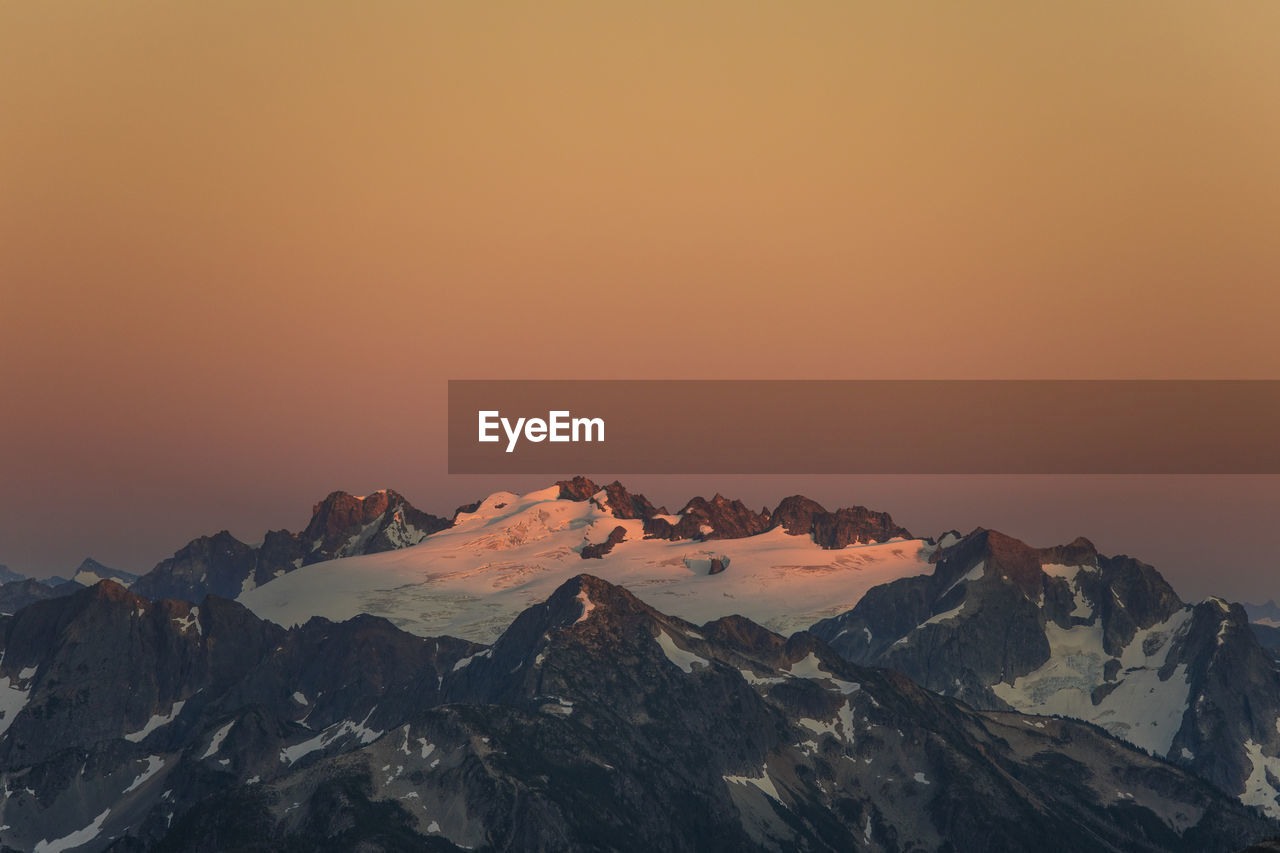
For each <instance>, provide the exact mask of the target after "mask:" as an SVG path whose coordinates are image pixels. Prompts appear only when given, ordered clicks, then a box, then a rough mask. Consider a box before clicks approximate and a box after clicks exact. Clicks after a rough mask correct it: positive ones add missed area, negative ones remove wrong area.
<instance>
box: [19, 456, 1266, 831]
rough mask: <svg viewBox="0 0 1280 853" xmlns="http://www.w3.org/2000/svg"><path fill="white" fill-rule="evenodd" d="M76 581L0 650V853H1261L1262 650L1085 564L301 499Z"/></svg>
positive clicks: (467, 509) (833, 524)
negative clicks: (305, 518) (284, 522)
mask: <svg viewBox="0 0 1280 853" xmlns="http://www.w3.org/2000/svg"><path fill="white" fill-rule="evenodd" d="M99 565H100V564H99ZM101 568H102V569H103V570H105V571H97V570H95V569H94V568H93V567H92V566H89V567H88V568H86V566H82V567H81V570H80V572H78V576H79V577H81V578H82V580H89V577H88V574H90V573H92V574H95V575H97V576H98V577H97V578H96V579H94V580H93V582H92V583H88V584H82V583H78V582H77V583H73V584H64V585H63V586H62V587H60V588H59V589H58V590H57V594H56V595H47V596H44V597H43V598H33V599H32V600H30V601H27V602H25V603H24V606H22V607H20V608H15V610H14V611H13V615H11V616H4V617H0V632H2V636H3V643H4V646H3V655H2V656H0V784H2V785H3V787H2V789H0V796H2V797H3V805H2V806H0V827H2V828H0V843H3V844H4V845H7V848H6V849H16V850H41V851H43V852H44V853H49V851H55V850H72V849H75V850H86V851H89V850H107V849H110V850H117V851H133V850H139V851H141V850H246V851H247V850H268V849H270V850H283V849H298V850H304V849H305V850H312V849H317V850H319V849H330V850H346V849H368V850H409V849H413V850H421V849H440V850H454V849H468V848H471V849H509V850H515V849H519V850H525V849H532V850H562V849H565V850H574V849H576V850H595V849H619V850H629V849H635V850H640V849H645V850H649V849H671V850H703V849H723V850H740V849H759V850H796V849H810V850H846V849H867V850H885V851H889V850H894V851H905V850H911V849H917V850H920V849H924V850H971V849H987V850H1024V849H1029V848H1030V847H1033V846H1034V847H1043V848H1045V849H1048V850H1223V851H1231V850H1240V849H1243V848H1245V847H1247V846H1248V845H1249V844H1251V843H1255V842H1261V841H1262V840H1263V839H1266V838H1268V837H1272V836H1278V835H1280V824H1278V823H1277V819H1278V818H1280V673H1278V672H1277V664H1276V656H1275V654H1274V653H1273V651H1272V650H1271V648H1269V647H1268V646H1266V645H1264V643H1263V642H1260V641H1259V631H1262V632H1264V633H1265V627H1266V626H1256V625H1254V626H1251V625H1250V623H1249V619H1248V615H1247V614H1246V612H1245V610H1244V609H1243V608H1242V607H1241V606H1240V605H1234V604H1231V603H1228V602H1226V601H1223V600H1220V599H1209V600H1206V601H1203V602H1198V603H1187V602H1183V601H1182V600H1181V599H1180V598H1179V597H1178V596H1177V594H1176V593H1175V592H1174V590H1173V589H1172V588H1171V587H1170V586H1169V584H1168V583H1167V582H1165V580H1164V579H1163V578H1162V577H1161V576H1160V574H1159V573H1158V571H1156V569H1154V568H1153V567H1151V566H1148V565H1146V564H1143V563H1141V562H1140V561H1138V560H1136V559H1133V558H1130V557H1122V556H1121V557H1110V556H1105V555H1102V554H1099V553H1098V551H1097V549H1096V548H1095V547H1094V546H1093V545H1092V544H1091V543H1089V542H1088V541H1087V540H1085V539H1077V540H1075V541H1074V542H1071V543H1069V544H1066V545H1062V546H1057V547H1054V548H1043V549H1040V548H1032V547H1030V546H1028V545H1026V544H1025V543H1022V542H1020V541H1018V540H1016V539H1013V538H1012V537H1009V536H1005V535H1003V534H1000V533H997V532H996V531H990V530H982V529H979V530H975V531H973V532H971V533H969V534H967V535H961V534H958V533H956V532H954V531H953V532H949V533H946V534H943V535H941V536H939V537H937V538H916V537H913V536H912V535H911V533H909V532H908V531H907V530H905V529H904V528H902V527H900V526H899V525H897V524H895V523H894V522H893V520H892V519H891V518H890V517H889V516H888V515H887V514H884V513H877V512H873V511H871V510H868V509H865V508H862V507H846V508H843V509H839V510H834V511H829V510H827V509H826V508H824V507H822V506H820V505H819V504H817V503H815V502H813V501H811V500H809V499H807V498H804V497H801V496H793V497H790V498H787V499H785V500H783V501H782V502H781V503H780V504H779V505H778V506H777V507H776V508H774V509H772V510H769V509H768V508H765V509H763V510H761V511H759V512H757V511H754V510H751V509H749V508H747V507H745V506H744V505H742V504H741V503H740V502H738V501H733V500H730V499H727V498H724V497H723V496H720V495H716V496H714V497H713V498H711V499H702V498H695V499H693V500H691V501H689V502H688V503H687V504H686V505H685V506H684V507H682V508H681V509H680V510H679V511H678V512H675V513H668V512H667V511H666V510H665V508H661V507H655V506H653V505H652V504H651V503H650V502H649V501H648V500H647V499H645V498H644V497H643V496H642V495H636V494H632V493H630V492H628V491H627V490H626V489H625V487H623V486H622V485H621V484H619V483H612V484H609V485H608V486H604V487H600V486H597V484H595V483H592V482H591V481H589V480H586V479H584V478H575V479H573V480H567V481H563V482H561V483H557V484H555V485H554V486H552V487H551V488H548V489H544V490H541V491H537V492H532V493H529V494H526V495H515V494H512V493H506V492H503V493H498V494H495V495H491V496H489V497H488V498H486V499H485V500H482V501H477V502H476V503H474V504H470V505H468V506H464V507H460V508H459V509H458V511H456V512H455V513H454V515H453V517H452V518H451V519H443V518H438V517H435V516H431V515H429V514H427V513H423V512H421V511H419V510H417V509H415V508H413V507H412V506H411V505H410V504H409V503H408V501H406V500H405V499H404V498H403V497H401V496H400V495H398V494H397V493H395V492H391V491H385V492H378V493H375V494H374V495H370V496H368V497H364V498H357V497H354V496H351V495H347V494H345V493H342V492H335V493H333V494H331V495H330V496H328V497H327V498H326V499H325V500H324V501H322V502H320V503H319V504H317V505H316V507H315V508H314V510H313V513H312V518H311V520H310V522H309V523H308V525H307V527H306V528H305V529H304V530H303V531H302V532H301V533H298V534H291V533H288V532H287V531H274V532H271V533H268V534H267V536H266V538H265V539H264V541H263V543H262V544H261V545H259V546H250V545H246V544H244V543H241V542H239V541H238V540H236V539H234V537H231V536H230V534H228V533H226V532H223V533H220V534H217V535H215V536H211V537H205V538H202V539H198V540H195V541H194V542H192V543H190V544H189V545H188V546H185V547H184V548H183V549H181V550H179V551H178V552H177V553H176V554H175V555H174V556H173V557H172V558H169V559H168V560H165V561H162V562H161V563H160V564H159V565H158V566H157V567H156V568H155V569H153V570H152V571H151V572H149V573H147V574H145V575H143V576H142V577H140V578H137V579H134V580H132V583H131V587H130V589H128V590H126V589H125V588H124V587H123V586H122V585H120V584H119V583H117V582H116V581H114V580H110V579H107V578H110V577H115V575H113V574H112V573H111V572H110V570H106V569H105V567H101ZM122 579H123V580H125V581H129V580H130V579H129V578H128V577H124V578H122ZM14 583H25V581H21V580H19V581H14V582H11V583H10V584H6V585H4V586H3V587H0V594H7V593H4V591H5V590H8V588H9V587H10V586H12V585H13V584H14ZM45 588H46V589H49V588H48V587H45ZM232 599H236V600H232ZM5 609H8V608H7V607H6V608H5Z"/></svg>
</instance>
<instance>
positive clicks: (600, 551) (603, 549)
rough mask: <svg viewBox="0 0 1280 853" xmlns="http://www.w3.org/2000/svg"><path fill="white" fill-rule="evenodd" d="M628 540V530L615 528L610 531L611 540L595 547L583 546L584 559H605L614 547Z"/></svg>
mask: <svg viewBox="0 0 1280 853" xmlns="http://www.w3.org/2000/svg"><path fill="white" fill-rule="evenodd" d="M626 538H627V528H625V527H621V526H619V527H615V528H613V530H610V531H609V538H608V539H605V540H604V541H603V542H599V543H597V544H594V545H584V546H582V551H581V555H582V559H584V560H599V559H601V558H602V557H604V555H605V554H608V553H609V552H610V551H612V550H613V546H614V545H617V544H618V543H620V542H622V541H623V540H625V539H626Z"/></svg>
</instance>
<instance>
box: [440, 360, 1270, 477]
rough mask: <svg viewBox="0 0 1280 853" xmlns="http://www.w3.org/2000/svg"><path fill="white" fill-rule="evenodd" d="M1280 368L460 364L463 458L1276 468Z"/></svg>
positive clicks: (682, 467) (456, 412)
mask: <svg viewBox="0 0 1280 853" xmlns="http://www.w3.org/2000/svg"><path fill="white" fill-rule="evenodd" d="M1277 435H1280V381H1274V380H1241V381H1217V380H1206V381H1198V380H1195V381H1193V380H1185V381H1184V380H1177V381H1147V380H1133V381H1087V380H1080V381H1077V380H1063V381H1056V380H1055V381H1020V380H955V381H952V380H918V381H887V380H886V381H880V380H848V381H828V380H796V381H790V380H787V381H773V380H765V381H754V380H751V381H741V380H675V381H665V380H453V381H450V383H449V472H450V473H451V474H500V473H513V474H555V475H560V474H567V473H575V472H583V471H588V472H609V473H611V474H619V475H621V474H1276V473H1280V443H1278V442H1277V440H1276V437H1277Z"/></svg>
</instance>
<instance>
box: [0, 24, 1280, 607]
mask: <svg viewBox="0 0 1280 853" xmlns="http://www.w3.org/2000/svg"><path fill="white" fill-rule="evenodd" d="M1277 33H1280V4H1275V3H1268V2H1242V3H1238V4H1230V5H1227V6H1224V5H1223V4H1214V3H1208V2H1201V3H1168V2H1163V0H1161V1H1160V2H1128V3H1123V4H1117V3H1111V2H1092V3H1090V2H1085V3H1071V4H1065V3H1064V4H1052V5H1050V4H1028V3H1015V2H1002V3H966V4H942V3H937V4H870V3H855V2H812V3H799V4H797V3H793V2H787V3H782V2H764V3H753V4H740V3H696V4H690V3H666V2H657V3H646V4H632V5H631V6H628V7H623V6H622V5H621V4H600V3H592V2H581V3H555V2H552V3H540V4H522V5H519V6H518V7H516V8H508V7H507V6H494V5H490V4H476V3H425V2H423V3H418V2H413V3H410V2H405V3H394V2H387V3H380V4H372V5H370V4H363V5H361V6H359V7H357V6H353V5H351V4H348V3H333V2H310V3H306V4H298V3H274V2H263V0H255V2H241V3H237V2H221V3H217V4H165V3H155V2H151V3H140V2H113V3H110V4H104V3H90V2H10V3H4V4H0V407H2V408H0V562H4V563H8V564H9V565H10V566H12V567H14V568H17V569H21V570H26V571H30V572H34V573H36V574H48V573H50V572H54V571H62V572H65V571H66V570H68V569H70V568H71V567H72V566H73V565H74V564H75V563H77V562H78V561H79V559H80V558H82V557H83V556H86V555H93V556H95V557H97V558H98V559H101V560H103V561H104V562H107V563H110V564H115V565H118V566H120V567H122V568H130V569H134V570H139V569H146V568H149V567H150V566H151V565H153V564H154V563H155V562H156V561H158V560H159V559H161V558H163V557H164V556H167V555H168V554H169V553H171V552H172V551H173V550H175V549H176V548H177V547H179V546H180V545H182V544H183V543H185V542H186V541H187V540H188V539H190V538H191V537H193V536H195V535H198V534H201V533H211V532H214V531H216V530H218V529H221V528H224V527H225V528H230V529H231V530H232V531H233V532H234V533H236V534H237V535H239V536H241V537H242V538H245V539H247V540H249V541H255V540H257V539H258V538H260V537H261V534H262V532H263V531H264V530H265V529H267V528H268V527H281V526H284V527H289V528H290V529H295V530H296V529H298V528H299V527H300V526H302V525H303V524H304V523H305V521H306V516H307V511H308V509H309V507H310V505H311V504H312V503H313V502H314V501H316V500H317V499H319V498H320V497H321V496H323V495H324V494H325V493H326V492H328V491H331V490H333V489H338V488H343V489H347V490H350V491H355V492H367V491H370V490H373V489H376V488H379V487H385V486H390V487H394V488H397V489H399V490H401V491H403V492H404V493H406V494H407V495H408V496H409V497H410V498H411V499H412V500H414V501H415V503H418V504H419V505H422V506H424V507H425V508H427V509H430V510H433V511H436V512H444V511H446V510H451V509H452V507H453V506H455V505H457V504H458V503H462V502H464V501H468V500H472V499H474V498H475V497H478V496H480V495H482V494H483V493H485V491H486V490H489V489H491V488H493V487H497V486H509V487H512V488H524V487H528V486H532V485H537V484H534V483H529V482H525V481H523V480H519V479H517V478H513V479H512V481H511V482H495V481H493V480H492V478H462V477H452V478H451V477H449V476H447V475H446V474H445V448H444V412H443V406H444V401H445V381H446V380H447V379H448V378H491V377H492V378H506V377H511V378H539V377H554V378H597V377H636V378H666V377H694V378H737V377H752V378H790V377H797V376H800V377H817V378H862V377H885V378H906V377H912V378H922V377H928V378H951V377H957V378H958V377H978V378H1034V377H1045V378H1095V377H1105V378H1167V377H1179V378H1276V377H1280V346H1278V345H1277V339H1276V319H1277V317H1280V286H1278V284H1280V241H1278V240H1277V239H1276V235H1277V234H1280V157H1277V156H1276V154H1275V152H1276V151H1280V101H1277V98H1276V93H1277V92H1280V44H1278V43H1277V41H1278V38H1277V35H1276V34H1277ZM1064 428H1066V427H1064ZM1224 440H1229V438H1226V439H1224ZM568 473H573V472H566V474H568ZM606 473H607V472H606ZM628 479H629V480H632V481H634V482H637V483H638V484H640V485H641V486H643V487H644V488H646V489H647V490H648V491H650V492H652V493H654V496H655V497H656V498H658V499H659V500H662V501H664V502H668V503H678V502H680V501H682V500H683V498H684V497H686V496H688V494H690V493H692V492H694V491H704V492H710V491H714V490H716V489H717V488H719V489H720V490H721V491H725V492H727V493H734V494H738V495H741V496H743V497H745V498H749V499H751V502H752V503H753V504H759V503H766V502H768V503H773V502H776V500H777V499H778V498H779V497H781V496H783V495H785V494H788V493H791V492H796V491H804V492H809V493H812V494H814V495H815V496H816V497H819V498H821V499H822V500H824V501H827V502H830V503H833V504H834V503H841V502H843V503H851V502H859V503H867V504H871V505H874V506H877V507H878V508H883V509H888V510H890V511H892V512H893V513H894V514H895V516H896V517H898V518H899V519H900V520H901V521H902V522H903V523H904V524H906V525H908V526H909V527H913V528H917V529H919V531H920V532H922V533H932V532H936V531H938V530H940V529H944V528H946V527H962V528H966V527H969V526H973V525H976V524H984V525H987V526H993V527H999V528H1001V529H1004V530H1006V531H1007V532H1009V533H1011V534H1014V535H1018V536H1021V537H1023V538H1026V539H1029V540H1031V541H1032V542H1034V543H1035V544H1048V543H1050V542H1052V541H1055V540H1057V539H1060V538H1063V537H1069V536H1075V535H1077V534H1085V535H1088V536H1090V537H1091V538H1094V539H1095V540H1096V541H1098V543H1099V545H1101V546H1103V547H1104V548H1105V549H1107V550H1125V551H1128V552H1130V553H1133V554H1135V555H1137V556H1140V557H1143V558H1145V559H1148V560H1150V561H1152V562H1155V563H1156V564H1157V565H1158V566H1159V567H1161V568H1162V569H1164V570H1165V571H1166V573H1167V574H1168V575H1169V576H1170V577H1171V578H1172V579H1173V580H1174V581H1175V583H1176V584H1177V585H1178V587H1179V589H1180V590H1182V591H1183V592H1184V594H1185V595H1187V596H1199V595H1203V594H1205V593H1208V592H1221V593H1224V594H1228V595H1232V596H1235V597H1269V596H1272V595H1274V596H1278V597H1280V581H1276V580H1273V579H1272V576H1273V575H1274V573H1275V569H1276V567H1277V562H1278V560H1277V556H1278V555H1277V546H1276V544H1275V541H1274V537H1273V536H1272V534H1271V530H1272V529H1273V528H1274V526H1275V523H1274V518H1275V515H1276V510H1277V507H1278V506H1280V481H1278V480H1277V479H1276V478H1237V479H1229V480H1209V479H1204V478H1200V479H1197V478H1182V479H1172V480H1171V479H1168V478H1157V479H1153V480H1122V479H1119V478H1101V479H1096V480H1090V481H1088V482H1083V481H1080V480H1078V479H1073V478H1059V479H1057V480H1051V479H1047V478H1023V479H1018V478H999V479H993V478H972V479H967V480H955V479H950V480H949V479H946V478H896V479H894V478H880V479H868V478H816V479H815V478H808V479H806V480H804V481H798V480H786V481H779V480H776V479H753V480H742V479H741V478H723V482H722V481H721V480H719V479H717V480H715V481H711V480H707V479H696V480H694V479H679V478H667V479H662V480H657V479H650V480H644V479H643V478H634V477H633V478H628ZM539 484H540V483H539Z"/></svg>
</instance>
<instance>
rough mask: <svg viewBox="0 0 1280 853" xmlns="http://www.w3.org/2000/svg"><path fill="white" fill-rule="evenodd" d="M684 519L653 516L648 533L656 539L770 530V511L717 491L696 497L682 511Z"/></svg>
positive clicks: (738, 536)
mask: <svg viewBox="0 0 1280 853" xmlns="http://www.w3.org/2000/svg"><path fill="white" fill-rule="evenodd" d="M679 515H680V520H679V521H678V522H677V523H676V524H672V523H671V522H669V521H667V520H666V519H665V518H649V519H647V520H646V521H645V523H644V534H645V536H646V537H650V538H653V539H697V540H709V539H743V538H745V537H747V536H755V535H756V534H758V533H764V532H765V531H766V530H768V529H769V513H768V511H767V510H766V511H764V512H760V513H757V512H753V511H752V510H750V509H747V507H746V506H745V505H743V503H742V501H737V500H730V499H728V498H726V497H724V496H723V495H721V494H719V493H717V494H716V495H715V496H714V497H712V498H711V500H707V499H705V498H700V497H698V498H694V499H693V500H691V501H689V502H688V503H687V504H685V505H684V508H683V509H681V510H680V513H679Z"/></svg>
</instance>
